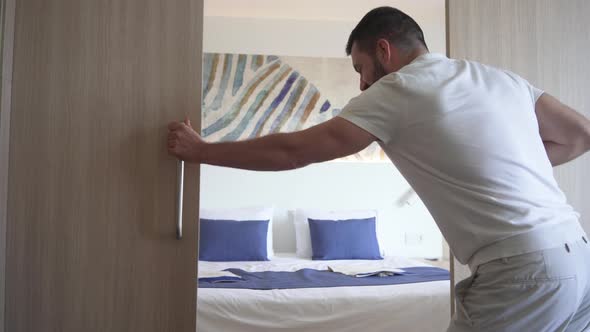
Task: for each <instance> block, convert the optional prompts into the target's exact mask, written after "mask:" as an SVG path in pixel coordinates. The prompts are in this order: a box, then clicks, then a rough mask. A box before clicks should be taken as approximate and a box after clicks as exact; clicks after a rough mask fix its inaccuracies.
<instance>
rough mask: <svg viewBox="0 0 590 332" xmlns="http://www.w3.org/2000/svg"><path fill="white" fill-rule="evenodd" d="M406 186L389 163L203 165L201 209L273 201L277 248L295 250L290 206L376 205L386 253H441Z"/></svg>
mask: <svg viewBox="0 0 590 332" xmlns="http://www.w3.org/2000/svg"><path fill="white" fill-rule="evenodd" d="M408 191H410V186H409V185H408V183H407V182H406V181H405V180H404V178H403V177H402V176H401V175H400V174H399V172H398V171H397V169H396V168H395V167H394V166H393V165H392V164H391V163H359V162H328V163H323V164H316V165H311V166H308V167H305V168H301V169H297V170H293V171H286V172H252V171H242V170H237V169H230V168H223V167H215V166H208V165H203V166H202V167H201V200H200V202H201V206H202V207H203V208H227V207H246V206H269V205H274V206H275V208H276V212H275V218H274V226H273V232H274V234H273V235H274V242H275V243H274V248H275V250H276V251H277V252H294V251H295V235H294V227H293V221H292V220H291V219H290V218H289V216H288V211H289V210H293V209H295V208H325V209H378V210H379V219H380V223H381V225H382V226H383V228H382V229H380V231H382V232H383V233H382V234H386V235H385V237H384V240H385V241H384V242H385V243H383V244H382V246H383V247H384V249H385V251H386V253H387V254H388V255H390V254H392V255H401V256H409V257H432V258H434V257H441V256H442V236H441V235H440V232H439V231H438V228H437V227H436V225H435V223H434V220H433V219H432V217H431V216H430V214H429V213H428V211H427V210H426V208H425V207H424V205H423V204H422V202H421V201H420V200H419V199H418V198H417V197H415V196H410V197H408ZM408 198H409V199H408ZM406 201H409V203H411V205H409V204H407V203H406Z"/></svg>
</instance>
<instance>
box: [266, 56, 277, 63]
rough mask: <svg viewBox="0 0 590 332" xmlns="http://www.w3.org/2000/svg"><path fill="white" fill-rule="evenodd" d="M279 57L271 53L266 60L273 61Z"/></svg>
mask: <svg viewBox="0 0 590 332" xmlns="http://www.w3.org/2000/svg"><path fill="white" fill-rule="evenodd" d="M278 59H279V57H278V56H276V55H269V56H267V57H266V62H273V61H275V60H278Z"/></svg>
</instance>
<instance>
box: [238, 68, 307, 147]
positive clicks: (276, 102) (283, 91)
mask: <svg viewBox="0 0 590 332" xmlns="http://www.w3.org/2000/svg"><path fill="white" fill-rule="evenodd" d="M297 77H299V73H298V72H293V73H291V75H290V76H289V78H288V79H287V82H286V83H285V85H284V86H283V88H282V89H281V92H279V95H278V96H277V97H276V98H275V99H274V100H273V101H272V103H271V104H270V106H269V107H268V108H267V109H266V111H264V113H263V114H262V116H261V117H260V119H259V120H258V123H256V126H255V127H254V130H252V133H250V136H249V138H254V137H256V133H258V132H259V131H260V130H261V129H262V126H263V125H264V123H265V120H266V119H268V118H269V117H270V115H271V114H272V113H273V112H274V110H275V109H276V108H277V106H279V104H280V103H281V102H282V101H283V99H285V96H286V95H287V92H289V90H290V89H291V86H292V85H293V82H295V80H296V79H297Z"/></svg>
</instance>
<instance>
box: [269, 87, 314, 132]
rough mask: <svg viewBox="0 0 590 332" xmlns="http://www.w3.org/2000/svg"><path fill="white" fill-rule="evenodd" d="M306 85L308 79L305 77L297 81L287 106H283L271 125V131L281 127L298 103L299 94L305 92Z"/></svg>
mask: <svg viewBox="0 0 590 332" xmlns="http://www.w3.org/2000/svg"><path fill="white" fill-rule="evenodd" d="M306 85H307V80H306V79H305V78H303V77H302V78H301V79H299V81H297V85H296V86H295V89H293V91H291V94H290V95H289V100H287V102H286V103H285V106H283V110H282V111H281V113H279V115H278V116H277V117H276V118H275V120H274V121H273V123H272V125H271V126H270V132H271V133H275V132H277V131H278V130H279V129H280V128H279V126H280V125H281V124H282V123H284V121H285V117H286V116H288V115H289V111H292V110H293V108H294V107H295V103H297V101H298V98H297V96H298V95H299V96H301V93H302V92H303V89H304V88H305V86H306Z"/></svg>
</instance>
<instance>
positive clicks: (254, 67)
mask: <svg viewBox="0 0 590 332" xmlns="http://www.w3.org/2000/svg"><path fill="white" fill-rule="evenodd" d="M258 59H261V60H262V55H253V56H252V62H251V63H250V69H252V70H253V71H257V70H258V68H260V66H261V65H262V61H260V64H259V63H258V61H257V60H258Z"/></svg>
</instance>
